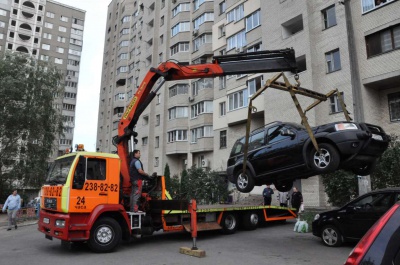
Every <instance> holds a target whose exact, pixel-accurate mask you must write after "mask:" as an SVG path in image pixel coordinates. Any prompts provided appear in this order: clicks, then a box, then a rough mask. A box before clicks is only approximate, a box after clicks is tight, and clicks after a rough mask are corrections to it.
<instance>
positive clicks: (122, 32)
mask: <svg viewBox="0 0 400 265" xmlns="http://www.w3.org/2000/svg"><path fill="white" fill-rule="evenodd" d="M128 34H129V29H128V28H124V29H122V30H121V31H120V32H119V36H120V37H121V36H123V35H128Z"/></svg>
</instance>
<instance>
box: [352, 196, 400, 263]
mask: <svg viewBox="0 0 400 265" xmlns="http://www.w3.org/2000/svg"><path fill="white" fill-rule="evenodd" d="M399 220H400V202H397V203H396V204H395V205H393V206H392V208H390V210H389V211H387V212H386V213H385V215H383V216H382V217H381V218H380V219H379V221H377V222H376V223H375V224H374V226H373V227H371V228H370V229H369V230H368V232H367V233H366V234H365V235H364V237H363V238H362V239H361V240H360V242H358V244H357V245H356V246H355V248H354V249H353V251H352V252H351V253H350V255H349V257H348V259H347V261H346V263H345V265H362V264H365V265H367V264H374V265H386V264H393V265H399V264H400V240H399V238H400V222H399Z"/></svg>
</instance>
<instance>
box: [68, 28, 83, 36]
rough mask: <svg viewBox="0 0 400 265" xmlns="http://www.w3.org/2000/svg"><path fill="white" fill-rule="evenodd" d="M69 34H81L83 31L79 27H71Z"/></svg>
mask: <svg viewBox="0 0 400 265" xmlns="http://www.w3.org/2000/svg"><path fill="white" fill-rule="evenodd" d="M71 34H75V35H79V36H83V31H82V30H79V29H74V28H71Z"/></svg>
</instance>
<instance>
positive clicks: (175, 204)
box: [38, 49, 315, 252]
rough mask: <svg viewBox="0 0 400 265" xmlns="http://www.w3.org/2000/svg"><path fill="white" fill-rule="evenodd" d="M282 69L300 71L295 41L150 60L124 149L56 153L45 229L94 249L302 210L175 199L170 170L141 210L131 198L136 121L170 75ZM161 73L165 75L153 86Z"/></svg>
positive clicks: (44, 200)
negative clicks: (204, 58) (132, 206)
mask: <svg viewBox="0 0 400 265" xmlns="http://www.w3.org/2000/svg"><path fill="white" fill-rule="evenodd" d="M283 71H291V72H295V71H296V60H295V52H294V50H293V49H283V50H273V51H260V52H251V53H243V54H235V55H223V56H215V57H214V58H213V61H212V63H206V64H197V65H180V64H179V63H176V62H170V61H168V62H164V63H161V64H160V65H159V66H158V67H157V68H151V69H150V70H149V72H148V73H147V74H146V76H145V78H144V80H143V81H142V83H141V85H140V86H139V88H138V90H137V92H136V93H135V95H134V97H133V98H132V100H131V102H130V104H129V105H128V106H127V108H126V111H125V112H124V114H123V115H122V118H121V120H120V122H119V126H118V135H117V136H116V137H114V139H113V143H114V144H115V145H116V146H117V154H108V153H101V152H86V151H77V152H73V153H70V154H66V155H63V156H61V157H59V158H57V159H56V160H55V161H54V163H53V165H52V166H51V168H50V169H49V172H48V175H47V179H46V182H45V184H44V186H43V187H42V189H41V210H40V219H39V222H38V230H39V231H40V232H42V233H44V234H45V237H46V238H48V239H53V238H57V239H60V240H61V241H62V243H70V242H87V243H88V245H89V247H90V248H91V249H92V250H93V251H95V252H110V251H112V250H114V249H115V248H116V247H117V246H118V244H119V243H120V241H121V240H122V239H124V240H129V239H131V238H134V237H141V236H146V235H151V234H152V233H153V232H154V231H158V230H163V231H165V232H171V231H184V230H186V231H190V232H191V233H192V237H193V248H194V249H195V248H196V238H197V231H202V230H216V229H219V230H221V231H222V232H224V233H228V234H229V233H234V232H235V231H236V229H237V227H238V225H239V224H241V225H242V226H243V227H244V228H246V229H255V228H257V225H258V224H259V223H260V222H262V221H277V220H286V219H290V218H296V214H295V212H294V211H293V209H291V208H283V207H276V206H263V205H226V204H222V205H210V206H199V207H197V204H196V201H195V200H190V201H187V200H175V199H172V198H171V196H170V195H169V193H168V191H167V187H165V179H164V177H163V176H157V177H156V178H154V179H151V180H149V181H144V184H143V193H142V197H141V210H142V212H137V213H135V212H130V211H129V202H128V200H127V199H126V198H128V197H129V194H130V192H131V184H130V182H129V162H130V160H131V156H130V152H131V151H132V150H134V145H135V141H134V140H135V137H136V136H137V133H136V132H135V131H134V128H135V125H136V123H137V122H138V119H139V117H140V115H141V113H142V112H143V111H144V110H145V108H146V107H147V106H148V105H149V104H150V102H151V101H152V100H153V98H154V97H155V96H156V94H157V91H158V90H159V89H160V88H161V87H162V86H163V83H164V81H170V80H181V79H195V78H206V77H218V76H225V75H236V74H252V73H267V72H283ZM161 77H162V78H163V79H164V80H163V82H161V83H160V85H159V86H158V87H157V88H155V89H153V86H154V85H155V84H156V82H157V80H158V79H159V78H161ZM269 85H271V84H269ZM277 85H279V84H277ZM279 86H280V87H282V86H281V85H279ZM283 87H284V86H283ZM297 90H298V91H300V92H301V93H302V94H303V95H304V94H307V93H306V92H304V90H299V89H297ZM308 94H310V95H314V94H315V93H312V92H311V91H310V92H308ZM80 150H84V149H83V147H82V148H81V149H80Z"/></svg>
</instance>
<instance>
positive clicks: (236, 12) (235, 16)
mask: <svg viewBox="0 0 400 265" xmlns="http://www.w3.org/2000/svg"><path fill="white" fill-rule="evenodd" d="M243 16H244V7H243V4H242V5H239V6H237V7H235V8H234V9H233V10H231V11H229V12H228V13H226V21H227V23H230V22H236V21H239V20H241V19H242V18H243Z"/></svg>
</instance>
